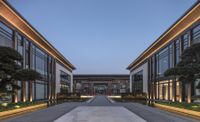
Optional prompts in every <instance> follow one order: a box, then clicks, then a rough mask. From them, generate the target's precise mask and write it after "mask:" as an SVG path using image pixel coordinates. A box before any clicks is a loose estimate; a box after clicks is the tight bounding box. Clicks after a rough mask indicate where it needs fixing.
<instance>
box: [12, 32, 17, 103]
mask: <svg viewBox="0 0 200 122" xmlns="http://www.w3.org/2000/svg"><path fill="white" fill-rule="evenodd" d="M13 34H14V36H13V41H14V43H13V47H14V49H15V50H17V32H16V31H14V33H13ZM15 84H17V81H15ZM12 102H14V103H17V102H18V94H17V90H15V94H14V95H13V96H12Z"/></svg>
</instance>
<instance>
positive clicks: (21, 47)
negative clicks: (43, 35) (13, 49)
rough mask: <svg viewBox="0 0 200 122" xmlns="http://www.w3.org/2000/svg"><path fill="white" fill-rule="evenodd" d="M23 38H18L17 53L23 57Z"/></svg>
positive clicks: (19, 36)
mask: <svg viewBox="0 0 200 122" xmlns="http://www.w3.org/2000/svg"><path fill="white" fill-rule="evenodd" d="M23 45H24V44H23V38H22V36H21V35H18V36H17V51H18V52H19V53H20V54H21V55H22V56H23Z"/></svg>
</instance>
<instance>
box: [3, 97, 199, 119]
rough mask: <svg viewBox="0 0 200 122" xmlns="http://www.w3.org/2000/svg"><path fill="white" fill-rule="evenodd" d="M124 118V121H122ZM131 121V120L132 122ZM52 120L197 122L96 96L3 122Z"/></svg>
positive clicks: (139, 105)
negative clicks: (89, 100) (90, 99)
mask: <svg viewBox="0 0 200 122" xmlns="http://www.w3.org/2000/svg"><path fill="white" fill-rule="evenodd" d="M95 113H96V114H95ZM129 115H130V116H129ZM125 116H129V117H125ZM119 117H121V118H119ZM72 118H73V119H72ZM80 118H81V119H80ZM84 118H85V119H84ZM86 118H87V119H86ZM125 118H127V119H126V120H125ZM133 118H135V119H134V120H132V119H133ZM70 119H71V120H70ZM72 120H74V121H72ZM130 120H131V121H130ZM53 121H55V122H112V121H115V122H144V121H147V122H200V121H199V120H195V119H192V118H189V117H186V116H181V115H176V114H174V113H170V112H166V111H164V110H160V109H157V108H152V107H149V106H146V105H141V104H138V103H118V102H116V103H111V102H110V101H109V100H108V99H107V97H105V96H96V97H95V98H94V99H93V100H92V101H91V102H90V103H87V102H82V103H63V104H60V105H56V106H52V107H49V108H47V109H43V110H38V111H35V112H32V113H28V114H25V115H21V116H18V117H15V118H10V119H7V120H5V121H4V122H53Z"/></svg>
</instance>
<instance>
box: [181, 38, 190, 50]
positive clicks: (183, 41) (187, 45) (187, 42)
mask: <svg viewBox="0 0 200 122" xmlns="http://www.w3.org/2000/svg"><path fill="white" fill-rule="evenodd" d="M182 39H183V40H182V43H183V48H182V49H183V50H185V49H187V48H188V47H189V34H185V35H183V37H182Z"/></svg>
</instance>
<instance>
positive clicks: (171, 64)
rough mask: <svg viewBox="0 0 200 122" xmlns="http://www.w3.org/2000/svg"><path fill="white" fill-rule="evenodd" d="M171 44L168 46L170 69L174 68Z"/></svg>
mask: <svg viewBox="0 0 200 122" xmlns="http://www.w3.org/2000/svg"><path fill="white" fill-rule="evenodd" d="M173 47H174V46H173V44H171V45H169V67H170V68H172V67H173V66H174V61H173V60H174V55H173Z"/></svg>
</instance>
